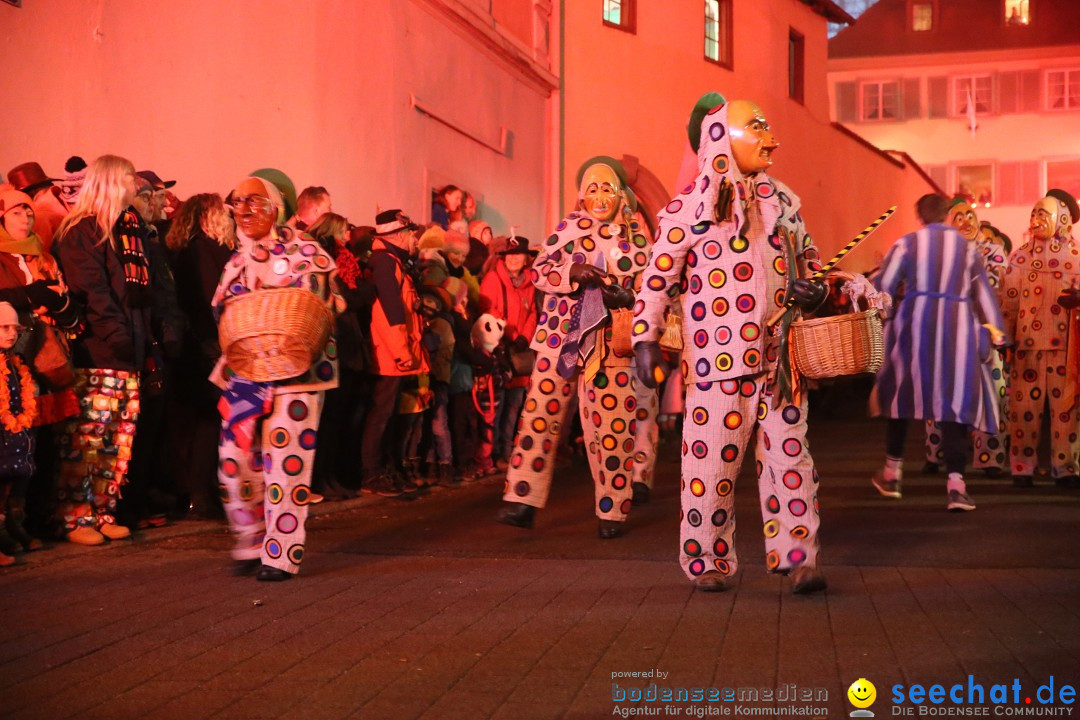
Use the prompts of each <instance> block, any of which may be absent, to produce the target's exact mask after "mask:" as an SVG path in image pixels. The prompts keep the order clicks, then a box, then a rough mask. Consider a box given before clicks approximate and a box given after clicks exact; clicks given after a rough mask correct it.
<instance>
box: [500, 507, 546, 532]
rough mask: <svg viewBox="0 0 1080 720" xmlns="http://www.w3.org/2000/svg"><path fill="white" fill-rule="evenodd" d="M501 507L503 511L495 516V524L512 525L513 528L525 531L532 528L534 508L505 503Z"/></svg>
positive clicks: (534, 514) (534, 515)
mask: <svg viewBox="0 0 1080 720" xmlns="http://www.w3.org/2000/svg"><path fill="white" fill-rule="evenodd" d="M503 505H504V507H503V509H502V510H500V511H499V514H498V515H497V516H495V520H496V521H497V522H501V523H502V524H503V525H513V526H514V527H519V528H525V529H529V528H531V527H532V526H533V519H534V518H535V517H536V508H534V507H533V506H532V505H525V504H524V503H516V502H507V503H503Z"/></svg>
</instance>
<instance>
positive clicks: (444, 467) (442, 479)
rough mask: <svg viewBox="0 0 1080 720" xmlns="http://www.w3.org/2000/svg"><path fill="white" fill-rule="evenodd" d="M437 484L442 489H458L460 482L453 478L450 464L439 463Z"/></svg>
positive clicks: (452, 467) (452, 468)
mask: <svg viewBox="0 0 1080 720" xmlns="http://www.w3.org/2000/svg"><path fill="white" fill-rule="evenodd" d="M438 484H439V485H441V486H442V487H444V488H459V487H461V481H460V480H458V479H457V478H455V477H454V466H453V465H451V464H450V463H439V481H438Z"/></svg>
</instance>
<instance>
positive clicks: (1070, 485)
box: [1054, 475, 1080, 490]
mask: <svg viewBox="0 0 1080 720" xmlns="http://www.w3.org/2000/svg"><path fill="white" fill-rule="evenodd" d="M1054 484H1055V485H1057V486H1058V487H1059V488H1065V489H1066V490H1073V489H1075V488H1078V487H1080V478H1077V477H1076V476H1075V475H1066V476H1065V477H1059V478H1057V479H1056V480H1054Z"/></svg>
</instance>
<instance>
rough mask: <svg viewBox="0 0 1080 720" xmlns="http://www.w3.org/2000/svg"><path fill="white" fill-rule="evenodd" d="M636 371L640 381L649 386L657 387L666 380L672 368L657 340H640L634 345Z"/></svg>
mask: <svg viewBox="0 0 1080 720" xmlns="http://www.w3.org/2000/svg"><path fill="white" fill-rule="evenodd" d="M634 359H635V361H636V368H635V372H636V373H637V378H638V382H640V383H641V384H642V385H644V386H645V387H647V388H656V387H659V386H660V383H662V382H664V378H666V377H667V376H668V373H670V372H671V369H670V368H669V367H668V366H667V362H665V361H664V352H663V350H661V349H660V343H659V342H657V341H652V342H640V343H637V344H636V345H634Z"/></svg>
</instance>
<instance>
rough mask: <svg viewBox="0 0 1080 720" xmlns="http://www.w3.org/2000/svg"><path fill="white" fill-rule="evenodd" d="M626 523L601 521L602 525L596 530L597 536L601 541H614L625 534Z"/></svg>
mask: <svg viewBox="0 0 1080 720" xmlns="http://www.w3.org/2000/svg"><path fill="white" fill-rule="evenodd" d="M624 524H625V523H621V522H619V521H618V520H604V519H603V518H601V519H600V524H599V525H598V526H597V528H596V536H597V537H599V538H600V539H601V540H612V539H614V538H617V537H619V536H620V535H622V534H623V526H624Z"/></svg>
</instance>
